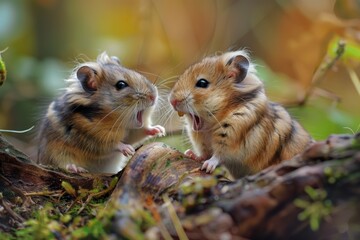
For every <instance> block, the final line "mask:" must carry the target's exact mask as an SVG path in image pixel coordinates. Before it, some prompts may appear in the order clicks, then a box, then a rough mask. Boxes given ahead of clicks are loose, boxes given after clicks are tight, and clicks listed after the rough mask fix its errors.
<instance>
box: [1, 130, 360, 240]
mask: <svg viewBox="0 0 360 240" xmlns="http://www.w3.org/2000/svg"><path fill="white" fill-rule="evenodd" d="M200 166H201V163H199V162H196V161H194V160H192V159H189V158H187V157H186V156H185V155H183V154H182V153H180V152H179V151H177V150H176V149H173V148H170V147H169V146H167V145H165V144H162V143H151V144H148V145H145V146H143V147H141V148H140V149H139V150H138V151H137V152H136V154H135V155H134V156H133V157H132V159H131V160H130V162H129V163H128V165H127V167H126V168H125V170H124V171H123V172H120V173H118V174H117V175H116V176H117V177H118V178H119V179H120V180H119V181H118V183H117V185H116V187H115V189H114V191H112V189H111V191H107V192H106V193H107V194H105V195H102V197H103V198H104V199H105V200H107V205H106V207H107V208H109V211H110V210H111V211H113V212H115V213H114V215H113V216H112V219H111V221H110V222H111V224H110V226H108V228H107V229H108V232H109V234H111V235H116V236H118V237H125V238H129V239H142V238H144V237H146V238H149V239H159V238H162V239H171V238H175V239H186V238H188V239H222V238H223V239H224V238H225V239H303V238H305V237H306V238H310V239H328V238H334V239H338V238H346V239H358V238H359V237H360V235H359V230H358V229H359V226H360V224H359V221H360V217H359V215H360V214H359V212H360V211H359V210H360V209H359V204H358V203H357V202H358V201H359V196H360V191H359V186H360V185H359V182H360V174H359V172H360V171H359V170H360V134H357V135H334V136H330V137H329V138H328V139H327V140H326V141H323V142H317V143H315V144H313V145H312V146H311V147H309V148H308V149H307V150H306V151H305V152H304V153H302V154H301V155H299V156H296V157H295V158H293V159H291V160H288V161H285V162H283V163H281V164H279V165H276V166H273V167H270V168H267V169H265V170H263V171H261V172H259V173H257V174H255V175H252V176H247V177H244V178H242V179H239V180H236V181H229V180H228V179H226V177H224V175H223V173H224V171H221V169H220V170H218V171H217V172H216V174H215V175H208V174H206V173H204V172H203V171H201V170H200ZM99 179H100V180H99ZM113 179H114V176H109V175H105V174H97V175H94V174H69V173H66V172H61V171H59V170H57V169H47V168H44V167H42V166H38V165H36V164H33V163H31V161H30V160H29V159H28V158H27V157H26V156H25V155H24V154H22V153H21V152H19V151H18V150H16V149H14V148H13V147H12V146H11V145H10V144H8V143H7V142H6V140H5V139H4V138H3V137H0V192H2V193H3V196H2V197H1V200H0V210H1V211H2V212H4V213H5V215H2V216H0V229H2V230H4V231H11V230H13V229H15V228H18V227H21V222H23V221H26V219H29V218H31V216H30V214H23V213H22V212H20V213H19V212H15V211H12V206H16V204H15V203H14V202H15V199H16V197H20V198H23V200H25V201H23V205H24V204H25V203H26V199H27V198H29V196H33V195H31V193H41V192H43V193H44V192H45V193H46V192H48V193H49V194H50V195H51V192H53V193H54V192H56V191H58V192H57V194H60V195H61V196H67V197H63V198H61V201H63V204H67V203H68V204H70V202H73V199H74V198H76V196H71V193H69V191H66V189H64V186H63V184H62V183H63V182H64V181H65V182H68V183H69V184H70V185H71V186H72V187H73V188H74V189H80V188H86V189H91V188H93V187H94V185H96V184H97V182H99V181H101V182H103V183H105V185H107V186H109V185H111V181H113ZM46 197H48V196H46ZM30 198H31V197H30ZM44 202H45V201H37V202H36V204H38V205H41V204H44ZM1 207H2V208H3V209H1ZM147 218H151V219H152V223H151V224H149V223H147V222H146V219H147ZM14 222H15V223H19V224H14Z"/></svg>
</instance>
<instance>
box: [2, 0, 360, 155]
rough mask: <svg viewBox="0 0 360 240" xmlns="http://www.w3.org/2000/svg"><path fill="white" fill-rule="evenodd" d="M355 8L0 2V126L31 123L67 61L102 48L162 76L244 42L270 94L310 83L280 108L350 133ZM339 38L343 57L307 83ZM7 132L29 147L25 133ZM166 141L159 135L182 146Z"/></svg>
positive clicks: (355, 122) (308, 2)
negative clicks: (2, 69)
mask: <svg viewBox="0 0 360 240" xmlns="http://www.w3.org/2000/svg"><path fill="white" fill-rule="evenodd" d="M359 14H360V3H359V1H357V0H340V1H332V0H317V1H313V0H293V1H286V0H277V1H270V0H196V1H194V0H172V1H169V0H152V1H151V0H103V1H94V0H77V1H70V0H32V1H26V0H23V1H22V0H0V50H2V49H5V48H6V47H8V50H7V51H6V52H4V53H2V58H3V60H4V61H5V63H6V66H7V73H8V74H7V80H6V82H5V83H4V85H3V86H1V87H0V128H1V129H14V130H23V129H27V128H29V127H31V126H33V125H35V126H37V125H38V124H39V119H40V118H41V116H42V114H43V113H44V111H45V109H46V106H47V104H48V103H49V102H50V101H51V99H52V98H53V97H54V96H56V94H58V93H59V92H60V91H59V90H60V89H61V88H63V87H65V83H64V81H63V80H64V79H66V78H67V77H68V76H69V74H70V72H71V70H72V68H73V67H74V66H75V65H76V63H77V62H79V61H80V62H81V61H86V60H93V59H95V58H96V56H97V55H98V54H99V53H100V52H102V51H107V52H108V53H109V54H111V55H116V56H118V57H119V58H120V60H121V61H122V63H123V64H124V65H125V66H126V67H129V68H133V69H135V70H137V71H140V72H141V73H143V74H144V75H145V76H147V77H148V78H149V79H150V80H152V81H165V80H166V79H171V78H174V77H175V79H176V76H178V75H180V74H181V73H182V72H183V71H184V70H185V69H186V68H187V67H188V66H189V65H190V64H192V63H194V62H196V61H198V60H200V59H201V58H202V57H204V56H206V55H211V54H214V53H217V52H223V51H227V50H235V49H239V48H247V49H249V50H250V52H251V55H252V57H253V58H254V60H255V62H256V64H257V65H258V71H259V74H260V76H261V78H262V79H263V80H264V82H265V85H266V89H267V92H268V95H269V98H270V99H271V100H274V101H277V102H280V103H284V104H287V103H289V102H297V101H300V100H301V98H302V97H303V96H304V95H305V94H306V92H307V91H308V89H309V88H311V89H313V91H312V92H313V94H311V97H310V98H309V99H308V101H307V102H306V104H305V105H304V106H302V107H292V108H289V111H290V112H291V114H292V115H293V116H294V117H295V118H296V119H298V120H299V121H300V122H301V123H302V124H303V125H304V126H305V128H306V129H307V130H309V131H310V133H311V134H312V136H313V137H314V138H315V139H324V138H325V137H327V136H328V135H329V134H331V133H351V132H356V131H359V128H360V94H359V91H360V89H358V90H357V89H356V87H355V85H356V84H359V81H358V79H357V78H358V76H359V73H360V68H359V62H360V45H359V44H360V22H359ZM339 39H342V40H344V41H345V42H346V48H345V49H346V50H345V54H344V55H343V57H341V58H340V59H339V61H337V62H336V64H335V65H334V66H333V67H332V68H331V69H329V70H327V71H326V72H325V74H324V75H323V76H322V77H321V78H320V79H319V80H320V81H319V82H318V83H316V84H315V85H314V84H313V83H312V78H313V75H314V72H315V71H316V69H317V68H319V66H320V65H321V63H326V61H331V59H332V58H333V57H334V51H335V50H334V49H336V44H337V41H338V40H339ZM349 72H352V73H353V74H352V75H351V76H352V77H350V74H349ZM165 82H166V81H165ZM171 85H172V83H171V81H168V83H167V87H171ZM163 87H164V86H163ZM164 98H165V99H166V96H164ZM166 116H167V115H166ZM166 118H167V119H161V120H162V121H163V122H166V123H167V127H168V130H169V131H176V130H178V129H179V128H181V127H179V125H178V123H175V122H178V119H177V117H176V116H173V117H172V118H171V119H169V118H168V117H166ZM166 120H168V121H166ZM174 121H175V122H174ZM7 136H8V137H9V139H10V140H11V141H12V142H14V143H15V144H16V145H17V146H19V147H20V148H21V149H23V150H25V151H26V152H29V151H31V148H29V147H31V145H33V140H32V139H33V137H34V136H35V131H34V130H33V131H31V132H29V133H26V134H7ZM174 139H177V138H175V136H170V137H168V139H167V141H168V142H170V143H171V144H172V145H176V146H177V147H179V148H180V149H183V148H186V146H185V145H186V144H185V142H184V141H180V142H179V141H178V140H175V142H174Z"/></svg>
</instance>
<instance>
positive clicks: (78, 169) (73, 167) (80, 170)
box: [65, 163, 88, 173]
mask: <svg viewBox="0 0 360 240" xmlns="http://www.w3.org/2000/svg"><path fill="white" fill-rule="evenodd" d="M65 169H66V171H68V172H71V173H87V172H88V170H86V169H85V168H82V167H79V166H76V165H75V164H73V163H69V164H66V167H65Z"/></svg>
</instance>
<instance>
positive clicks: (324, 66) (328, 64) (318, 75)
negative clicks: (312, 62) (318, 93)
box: [285, 40, 346, 107]
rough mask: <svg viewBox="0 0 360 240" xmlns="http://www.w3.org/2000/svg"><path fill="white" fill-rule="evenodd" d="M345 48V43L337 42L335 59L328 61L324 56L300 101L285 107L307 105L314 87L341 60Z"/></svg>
mask: <svg viewBox="0 0 360 240" xmlns="http://www.w3.org/2000/svg"><path fill="white" fill-rule="evenodd" d="M345 47H346V43H345V41H343V40H339V42H338V47H337V49H336V55H335V57H334V58H332V59H328V58H329V57H328V55H326V56H325V57H324V58H323V60H322V62H321V64H320V66H319V67H318V68H317V69H316V71H315V73H314V75H313V77H312V80H311V85H310V87H309V88H308V89H307V90H306V92H305V95H304V96H303V98H302V99H300V100H299V101H297V102H296V103H288V104H285V105H286V107H294V106H304V105H305V104H306V103H307V101H308V99H309V97H310V96H311V95H312V94H313V92H314V89H315V87H316V86H317V85H318V84H319V82H320V81H321V79H322V78H323V76H324V75H325V73H326V72H327V71H328V70H329V69H331V68H332V67H333V66H334V65H335V63H336V62H337V61H338V60H339V59H340V58H341V56H342V55H343V54H344V52H345ZM337 100H338V98H337Z"/></svg>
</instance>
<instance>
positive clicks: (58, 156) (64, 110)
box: [38, 53, 160, 172]
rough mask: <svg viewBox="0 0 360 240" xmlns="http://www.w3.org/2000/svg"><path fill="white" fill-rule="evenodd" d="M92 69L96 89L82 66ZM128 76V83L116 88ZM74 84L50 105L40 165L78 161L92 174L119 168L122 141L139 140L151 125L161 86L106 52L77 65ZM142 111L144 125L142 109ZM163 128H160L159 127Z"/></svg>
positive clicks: (41, 137) (42, 134)
mask: <svg viewBox="0 0 360 240" xmlns="http://www.w3.org/2000/svg"><path fill="white" fill-rule="evenodd" d="M84 66H85V67H88V68H89V69H91V70H92V71H93V74H92V77H91V81H94V82H92V83H91V84H92V86H93V87H94V86H96V89H92V90H91V91H90V90H89V89H87V88H86V87H85V88H84V86H83V83H81V81H80V80H79V79H78V76H81V75H79V74H78V71H80V70H79V69H81V68H82V67H84ZM119 80H123V81H125V82H126V83H127V84H128V87H126V88H124V89H121V90H119V89H117V88H116V84H117V83H118V81H119ZM67 82H69V87H68V88H66V89H65V92H64V93H63V94H62V95H61V96H60V97H58V98H57V99H55V100H54V101H53V102H52V103H51V104H50V106H49V107H48V110H47V113H46V116H45V117H44V119H43V121H42V124H41V128H40V131H39V136H38V140H39V148H38V163H41V164H46V165H53V166H56V167H60V168H67V165H68V164H75V165H76V166H78V167H81V168H84V169H85V170H87V171H90V172H117V171H118V170H120V169H119V164H120V163H119V160H120V159H119V157H120V152H119V147H118V146H119V144H120V143H121V142H123V143H126V144H131V145H132V144H135V143H138V142H139V141H142V140H144V139H145V138H146V137H147V135H149V134H148V133H147V132H146V130H148V129H152V126H151V118H150V115H151V112H152V109H153V107H154V104H155V101H156V97H157V89H156V87H155V86H154V85H153V84H152V83H151V82H150V81H148V80H147V79H146V78H145V77H144V76H142V75H141V74H139V73H137V72H135V71H132V70H129V69H126V68H124V67H123V66H121V65H120V64H119V62H118V60H117V59H116V58H114V57H109V56H108V55H107V54H106V53H102V54H101V55H99V57H98V58H97V61H96V62H87V63H84V64H80V65H79V66H77V67H76V68H75V69H74V71H73V73H72V75H71V76H70V78H69V79H68V80H67ZM140 111H142V112H143V114H142V126H138V125H136V124H135V123H136V122H137V117H138V115H137V113H138V112H140ZM159 128H160V127H159Z"/></svg>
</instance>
